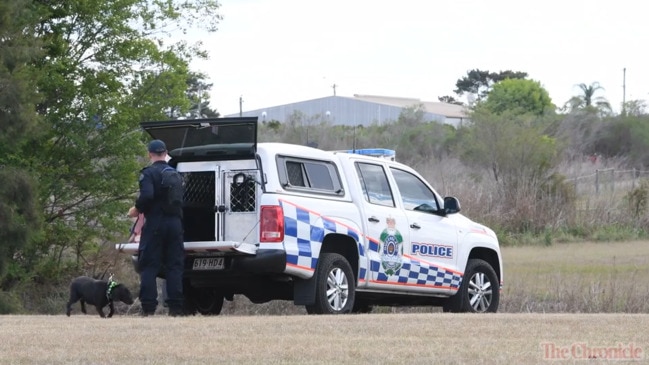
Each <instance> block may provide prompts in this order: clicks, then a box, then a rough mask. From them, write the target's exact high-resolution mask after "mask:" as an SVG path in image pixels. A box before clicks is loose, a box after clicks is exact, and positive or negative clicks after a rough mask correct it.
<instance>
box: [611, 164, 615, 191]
mask: <svg viewBox="0 0 649 365" xmlns="http://www.w3.org/2000/svg"><path fill="white" fill-rule="evenodd" d="M611 191H612V192H614V191H615V169H611Z"/></svg>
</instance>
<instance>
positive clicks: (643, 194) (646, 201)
mask: <svg viewBox="0 0 649 365" xmlns="http://www.w3.org/2000/svg"><path fill="white" fill-rule="evenodd" d="M624 199H625V200H626V201H627V203H628V204H629V211H630V212H631V215H632V216H633V218H634V219H638V218H640V217H642V216H643V215H644V214H645V213H646V212H647V206H649V181H647V180H645V181H643V182H642V183H640V186H638V187H636V188H635V189H633V190H631V191H629V192H628V193H627V194H626V195H625V197H624Z"/></svg>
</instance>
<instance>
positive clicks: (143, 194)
mask: <svg viewBox="0 0 649 365" xmlns="http://www.w3.org/2000/svg"><path fill="white" fill-rule="evenodd" d="M148 150H149V152H156V153H160V152H166V146H165V144H164V142H162V141H160V140H154V141H152V142H150V143H149V146H148ZM168 166H169V165H168V164H167V162H165V161H156V162H154V163H153V164H151V165H150V166H148V167H146V168H144V169H142V170H141V172H140V177H139V185H140V195H139V196H138V198H137V200H136V202H135V207H136V208H137V210H138V211H139V212H140V213H144V217H145V221H144V227H142V236H141V238H140V246H139V254H138V265H139V268H140V296H139V297H140V302H141V303H142V311H143V314H145V315H151V314H153V313H155V310H156V308H157V306H158V300H157V298H158V287H157V284H156V277H157V276H158V274H159V273H163V274H164V277H165V279H166V289H167V306H168V307H169V314H182V308H183V288H182V280H183V279H182V277H183V270H184V254H185V251H184V247H183V227H182V213H179V214H168V213H165V212H164V211H163V204H164V201H165V200H164V199H165V196H164V194H163V191H162V190H163V189H162V170H163V169H164V168H166V167H168Z"/></svg>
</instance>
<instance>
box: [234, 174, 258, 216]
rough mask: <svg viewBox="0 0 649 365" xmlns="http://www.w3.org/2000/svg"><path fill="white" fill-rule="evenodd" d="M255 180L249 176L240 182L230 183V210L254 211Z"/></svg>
mask: <svg viewBox="0 0 649 365" xmlns="http://www.w3.org/2000/svg"><path fill="white" fill-rule="evenodd" d="M255 187H256V186H255V181H254V180H253V179H252V178H251V177H250V179H248V178H246V180H245V181H244V182H243V183H241V184H236V183H234V182H233V183H231V184H230V211H231V212H254V211H255V205H256V202H255Z"/></svg>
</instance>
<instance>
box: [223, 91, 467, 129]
mask: <svg viewBox="0 0 649 365" xmlns="http://www.w3.org/2000/svg"><path fill="white" fill-rule="evenodd" d="M401 110H402V107H398V106H392V105H385V104H380V103H375V102H369V101H364V100H357V99H354V98H348V97H342V96H329V97H324V98H320V99H313V100H307V101H301V102H297V103H292V104H286V105H279V106H272V107H268V108H263V109H256V110H249V111H245V112H243V113H242V114H241V115H242V116H244V117H255V116H256V117H259V120H260V121H262V122H264V121H271V120H277V121H279V122H280V123H286V122H288V121H289V120H290V117H291V115H293V114H294V113H295V112H296V111H298V112H299V113H301V114H302V115H303V116H304V120H303V122H306V123H309V122H313V123H317V122H320V121H328V122H330V123H331V124H334V125H348V126H355V125H363V126H369V125H371V124H373V123H377V124H385V123H391V122H394V121H396V120H397V119H398V118H399V114H400V113H401ZM236 116H239V114H231V115H226V117H236ZM424 119H425V120H428V121H433V120H435V121H438V122H441V123H449V124H453V125H456V124H457V123H458V120H457V118H446V117H445V116H444V115H441V114H434V113H429V112H427V113H425V114H424Z"/></svg>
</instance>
